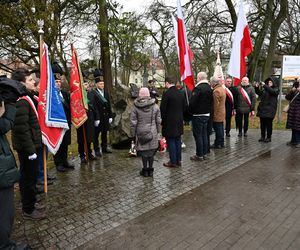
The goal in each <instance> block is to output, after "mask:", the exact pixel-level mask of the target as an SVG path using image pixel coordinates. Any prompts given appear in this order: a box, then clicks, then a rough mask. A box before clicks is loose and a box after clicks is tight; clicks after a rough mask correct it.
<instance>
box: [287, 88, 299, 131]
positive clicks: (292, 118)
mask: <svg viewBox="0 0 300 250" xmlns="http://www.w3.org/2000/svg"><path fill="white" fill-rule="evenodd" d="M297 93H298V91H292V90H291V91H290V92H289V93H288V94H287V95H286V96H285V99H287V100H288V101H290V108H289V111H288V117H287V122H286V128H290V129H294V130H299V131H300V94H298V95H297V97H296V98H295V99H294V100H293V98H294V97H295V96H296V94H297ZM292 100H293V101H292ZM291 101H292V102H291Z"/></svg>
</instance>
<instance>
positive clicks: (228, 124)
mask: <svg viewBox="0 0 300 250" xmlns="http://www.w3.org/2000/svg"><path fill="white" fill-rule="evenodd" d="M231 117H232V114H230V115H229V114H226V124H225V132H226V134H229V133H230V130H231Z"/></svg>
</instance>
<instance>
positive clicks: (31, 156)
mask: <svg viewBox="0 0 300 250" xmlns="http://www.w3.org/2000/svg"><path fill="white" fill-rule="evenodd" d="M36 158H37V155H36V153H34V154H33V155H29V156H28V159H29V160H31V161H32V160H35V159H36Z"/></svg>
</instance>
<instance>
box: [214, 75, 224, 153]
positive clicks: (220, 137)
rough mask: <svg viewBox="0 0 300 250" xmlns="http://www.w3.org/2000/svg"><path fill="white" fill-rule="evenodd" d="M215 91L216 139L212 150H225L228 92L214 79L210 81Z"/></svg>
mask: <svg viewBox="0 0 300 250" xmlns="http://www.w3.org/2000/svg"><path fill="white" fill-rule="evenodd" d="M210 82H211V83H210V84H211V87H212V89H213V128H214V130H215V134H216V138H215V142H214V144H213V145H212V148H217V149H220V148H224V120H225V114H226V109H225V102H226V91H225V89H224V88H223V87H222V85H221V83H220V81H219V79H217V78H215V77H212V78H211V80H210Z"/></svg>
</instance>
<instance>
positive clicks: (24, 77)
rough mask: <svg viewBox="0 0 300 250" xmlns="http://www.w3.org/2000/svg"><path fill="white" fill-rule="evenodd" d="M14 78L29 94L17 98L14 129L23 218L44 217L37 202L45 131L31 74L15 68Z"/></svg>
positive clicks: (13, 137)
mask: <svg viewBox="0 0 300 250" xmlns="http://www.w3.org/2000/svg"><path fill="white" fill-rule="evenodd" d="M12 79H13V80H17V81H20V82H21V83H23V84H24V85H25V87H26V91H27V93H26V94H27V95H26V96H23V97H22V98H20V99H19V100H18V101H17V105H16V107H17V111H16V116H15V125H14V128H13V130H12V143H13V148H14V149H15V150H16V151H17V153H18V157H19V161H20V174H21V177H20V182H19V186H20V191H21V201H22V210H23V218H24V219H26V220H41V219H44V218H46V214H45V213H44V211H43V209H44V208H45V207H44V206H42V205H40V204H36V202H37V199H36V194H35V188H36V182H37V175H38V160H37V150H38V149H40V148H41V147H42V134H41V129H40V125H39V118H38V112H37V109H36V107H35V104H34V99H33V95H34V90H35V86H34V80H33V78H32V76H31V73H30V72H29V71H28V70H26V69H24V68H19V69H16V70H15V71H14V72H13V73H12Z"/></svg>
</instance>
